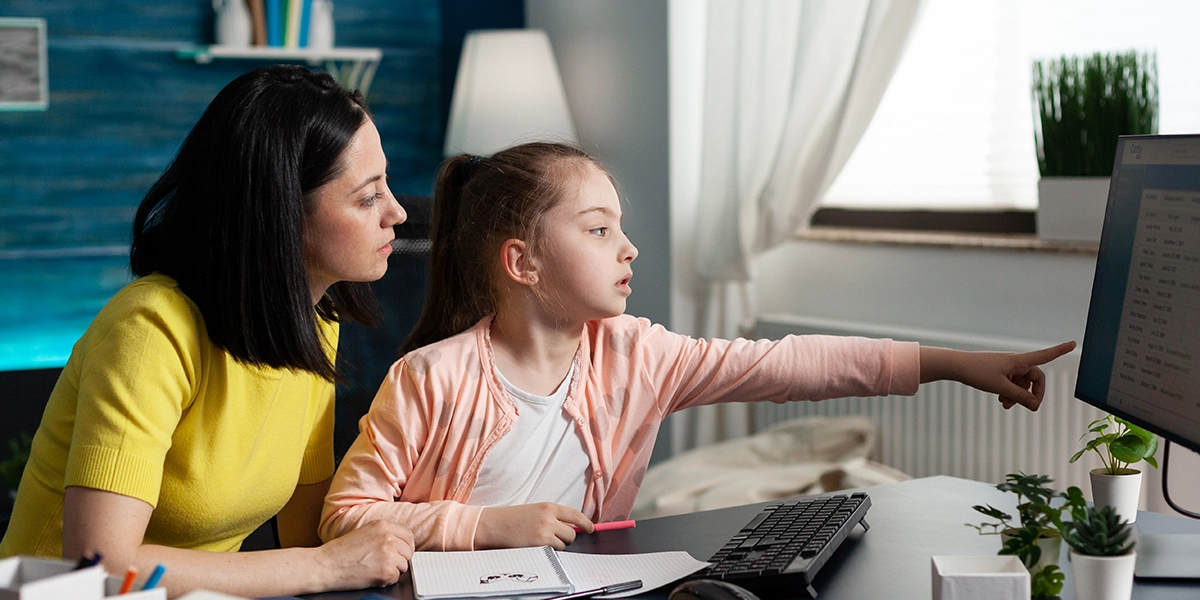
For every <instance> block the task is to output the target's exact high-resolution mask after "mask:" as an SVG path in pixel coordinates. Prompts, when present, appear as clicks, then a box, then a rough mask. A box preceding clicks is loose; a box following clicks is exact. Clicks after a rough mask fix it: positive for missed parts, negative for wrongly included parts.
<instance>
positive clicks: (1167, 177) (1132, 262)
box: [1075, 135, 1200, 579]
mask: <svg viewBox="0 0 1200 600" xmlns="http://www.w3.org/2000/svg"><path fill="white" fill-rule="evenodd" d="M1075 396H1076V397H1077V398H1079V399H1080V400H1083V401H1085V402H1087V403H1089V404H1092V405H1094V406H1096V407H1098V408H1100V409H1101V410H1104V411H1107V412H1110V413H1112V414H1114V415H1117V416H1119V417H1122V418H1125V419H1127V420H1128V421H1130V422H1132V423H1136V424H1138V425H1140V426H1142V427H1145V428H1146V429H1147V430H1149V431H1151V432H1153V433H1156V434H1158V435H1159V436H1161V437H1162V438H1164V439H1166V440H1169V441H1170V442H1173V443H1176V444H1179V445H1181V446H1184V447H1186V448H1189V449H1191V450H1193V451H1197V452H1200V135H1149V136H1122V137H1121V138H1120V140H1119V141H1118V143H1117V155H1116V159H1115V161H1114V166H1113V173H1112V179H1111V181H1110V183H1109V190H1108V209H1107V211H1106V212H1105V215H1104V228H1103V231H1102V233H1101V237H1100V252H1099V255H1098V256H1097V259H1096V275H1095V278H1094V279H1093V281H1092V300H1091V304H1090V306H1089V308H1088V317H1087V328H1086V330H1085V331H1084V336H1083V350H1082V357H1081V358H1080V361H1079V376H1078V378H1077V380H1076V384H1075ZM1164 466H1165V465H1164ZM1163 481H1164V486H1163V488H1164V494H1169V492H1168V491H1167V485H1166V475H1165V473H1164V480H1163ZM1173 506H1174V505H1173ZM1136 573H1137V575H1138V576H1139V577H1168V578H1189V579H1194V578H1197V577H1200V536H1195V535H1145V534H1142V535H1139V540H1138V561H1137V567H1136Z"/></svg>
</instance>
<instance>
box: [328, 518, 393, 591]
mask: <svg viewBox="0 0 1200 600" xmlns="http://www.w3.org/2000/svg"><path fill="white" fill-rule="evenodd" d="M318 550H319V551H320V552H321V564H322V565H323V566H325V567H326V569H327V571H328V572H329V574H330V578H329V581H332V582H335V583H334V586H333V587H331V589H338V590H357V589H363V588H371V587H384V586H388V585H391V584H393V583H396V581H398V580H399V579H400V575H401V574H402V573H404V572H406V571H408V560H409V559H410V558H412V554H413V534H412V531H409V529H408V528H407V527H404V526H402V525H398V524H396V523H392V522H390V521H371V522H369V523H367V524H366V525H364V526H363V527H361V528H359V529H356V530H354V531H351V532H350V533H347V534H346V535H344V536H342V537H339V538H337V539H335V540H331V541H330V542H329V543H327V544H325V545H323V546H321V547H320V548H318Z"/></svg>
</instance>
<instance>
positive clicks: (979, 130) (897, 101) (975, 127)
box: [821, 0, 1200, 212]
mask: <svg viewBox="0 0 1200 600" xmlns="http://www.w3.org/2000/svg"><path fill="white" fill-rule="evenodd" d="M1198 22H1200V3H1194V2H1190V1H1188V0H1142V1H1139V2H1128V1H1118V0H1057V1H1055V2H1044V1H1043V2H1039V1H1037V0H1019V1H1004V0H986V1H978V2H962V1H961V0H929V2H928V4H927V5H926V7H925V11H924V14H923V15H922V17H921V21H920V22H919V23H918V24H917V28H916V30H915V31H914V32H913V37H912V39H911V40H910V42H909V47H908V49H907V51H906V53H905V56H904V58H903V59H902V60H901V62H900V65H899V66H898V68H897V71H896V74H895V77H894V78H893V80H892V83H891V85H890V86H889V87H888V91H887V92H886V94H885V95H884V98H883V101H882V102H881V104H880V106H879V109H878V111H877V112H876V114H875V117H874V119H873V120H872V122H871V125H870V126H869V127H868V129H867V131H866V133H865V135H864V136H863V139H862V141H861V142H860V143H859V145H858V147H857V148H856V150H855V152H854V154H853V155H852V156H851V158H850V160H849V162H848V163H847V164H846V166H845V168H844V169H843V171H842V173H841V174H840V176H839V178H838V180H837V181H835V182H834V184H833V186H832V187H831V188H830V190H829V192H828V193H827V194H826V196H825V198H824V199H823V201H822V203H821V205H822V207H829V208H836V209H857V210H865V209H885V210H893V211H905V210H912V209H919V210H929V209H933V210H942V211H962V210H977V211H1009V212H1011V211H1014V210H1017V211H1020V210H1025V211H1028V210H1033V209H1034V208H1036V206H1037V179H1038V171H1037V160H1036V157H1035V151H1034V142H1033V102H1032V98H1031V93H1030V71H1031V67H1032V61H1033V60H1034V59H1035V58H1044V57H1053V56H1059V55H1062V54H1091V53H1093V52H1117V51H1126V50H1131V49H1136V50H1151V49H1153V50H1155V51H1156V53H1157V57H1158V82H1159V132H1160V133H1195V132H1200V71H1198V70H1196V68H1195V65H1196V64H1200V44H1196V43H1195V42H1194V41H1193V40H1194V37H1193V36H1194V35H1195V31H1194V30H1195V24H1196V23H1198Z"/></svg>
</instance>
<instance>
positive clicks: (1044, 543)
mask: <svg viewBox="0 0 1200 600" xmlns="http://www.w3.org/2000/svg"><path fill="white" fill-rule="evenodd" d="M1011 538H1012V536H1011V535H1008V534H1007V533H1001V534H1000V547H1002V548H1003V547H1004V544H1007V543H1008V540H1009V539H1011ZM1037 546H1038V548H1041V549H1042V556H1041V558H1039V559H1038V561H1037V565H1035V568H1033V569H1030V570H1029V573H1030V574H1033V573H1035V572H1037V571H1038V570H1041V569H1044V568H1046V566H1047V565H1057V564H1058V555H1059V552H1061V551H1062V537H1060V536H1057V535H1056V536H1053V537H1044V538H1038V541H1037Z"/></svg>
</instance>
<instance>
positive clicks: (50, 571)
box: [0, 556, 166, 600]
mask: <svg viewBox="0 0 1200 600" xmlns="http://www.w3.org/2000/svg"><path fill="white" fill-rule="evenodd" d="M104 578H105V574H104V569H103V568H101V567H99V566H95V567H88V568H86V569H78V570H76V569H75V565H74V564H72V563H69V562H64V561H61V560H50V559H45V558H33V557H29V556H14V557H12V558H5V559H2V560H0V600H60V599H61V598H71V599H72V600H100V599H101V598H103V597H104ZM162 598H164V600H165V598H166V596H163V597H162Z"/></svg>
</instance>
